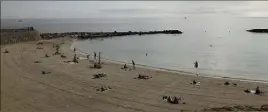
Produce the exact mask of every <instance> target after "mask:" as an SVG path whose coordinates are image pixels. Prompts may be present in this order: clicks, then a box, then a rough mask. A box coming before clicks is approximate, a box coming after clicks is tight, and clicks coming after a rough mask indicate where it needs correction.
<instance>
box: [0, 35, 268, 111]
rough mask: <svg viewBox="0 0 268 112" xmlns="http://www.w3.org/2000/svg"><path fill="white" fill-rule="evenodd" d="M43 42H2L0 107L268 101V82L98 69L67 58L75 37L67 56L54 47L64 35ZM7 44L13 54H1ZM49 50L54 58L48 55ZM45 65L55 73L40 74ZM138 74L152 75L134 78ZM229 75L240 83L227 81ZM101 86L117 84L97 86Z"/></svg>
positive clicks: (166, 107) (142, 107)
mask: <svg viewBox="0 0 268 112" xmlns="http://www.w3.org/2000/svg"><path fill="white" fill-rule="evenodd" d="M43 42H44V45H40V46H43V47H44V49H36V47H37V45H36V43H37V42H26V43H19V44H13V45H7V46H1V112H100V111H105V112H138V111H141V112H166V111H168V112H173V111H174V112H178V111H181V110H184V111H195V110H196V111H200V110H202V109H203V108H209V107H218V106H219V107H221V106H233V105H252V106H256V107H260V106H261V105H263V104H268V97H267V95H268V84H265V83H257V82H256V83H253V82H243V81H233V80H229V79H216V78H205V77H201V76H192V75H187V74H183V73H171V72H166V71H159V70H153V69H145V68H140V67H137V68H136V70H131V71H124V70H122V69H120V68H121V67H122V66H123V65H120V64H115V63H111V62H107V61H104V64H103V65H102V66H103V68H102V69H93V68H90V67H91V66H93V65H92V64H89V63H88V61H87V60H79V63H78V64H66V63H63V61H64V60H72V58H73V55H74V52H73V51H71V50H70V46H71V43H72V40H71V39H67V40H65V44H63V45H61V48H60V52H63V53H64V54H65V55H66V56H67V59H62V58H61V57H60V56H59V55H55V56H53V55H52V53H54V52H55V48H53V47H52V46H53V44H55V43H61V40H60V39H59V40H57V39H54V40H43ZM5 48H7V49H8V50H9V51H10V53H6V54H4V53H2V52H3V51H4V49H5ZM45 53H47V54H48V55H49V56H50V57H49V58H44V55H45ZM78 56H82V55H78ZM84 57H85V56H84ZM34 61H41V63H34ZM129 67H131V66H130V65H129ZM42 70H44V71H48V72H51V74H41V71H42ZM95 73H106V74H107V77H103V78H100V79H92V77H93V74H95ZM138 73H142V74H146V75H149V76H152V78H151V79H149V80H139V79H134V78H135V77H137V75H138ZM192 80H197V81H199V82H201V85H199V86H195V85H191V84H190V83H191V81H192ZM227 80H229V82H231V83H236V84H237V86H233V85H230V86H225V85H223V83H224V82H225V81H227ZM102 85H108V86H110V87H111V88H112V89H110V90H108V91H104V92H99V91H96V89H97V88H100V87H101V86H102ZM257 86H260V88H261V90H262V91H264V92H265V93H264V94H263V95H254V94H246V93H245V92H244V91H243V90H245V89H247V88H248V89H255V88H256V87H257ZM163 95H171V96H173V95H174V96H181V98H182V102H185V103H186V104H169V103H167V102H164V101H163V100H162V96H163Z"/></svg>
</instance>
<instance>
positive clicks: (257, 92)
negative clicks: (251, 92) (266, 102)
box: [255, 86, 261, 94]
mask: <svg viewBox="0 0 268 112" xmlns="http://www.w3.org/2000/svg"><path fill="white" fill-rule="evenodd" d="M260 93H261V90H260V88H259V86H258V87H257V88H256V91H255V94H260Z"/></svg>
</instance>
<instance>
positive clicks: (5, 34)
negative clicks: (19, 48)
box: [1, 27, 41, 45]
mask: <svg viewBox="0 0 268 112" xmlns="http://www.w3.org/2000/svg"><path fill="white" fill-rule="evenodd" d="M40 39H41V36H40V34H39V32H38V31H37V30H35V29H33V28H32V27H29V28H26V29H1V45H4V44H14V43H18V42H27V41H36V40H40Z"/></svg>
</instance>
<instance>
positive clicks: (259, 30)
mask: <svg viewBox="0 0 268 112" xmlns="http://www.w3.org/2000/svg"><path fill="white" fill-rule="evenodd" d="M247 31H248V32H253V33H268V29H250V30H247Z"/></svg>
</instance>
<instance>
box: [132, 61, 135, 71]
mask: <svg viewBox="0 0 268 112" xmlns="http://www.w3.org/2000/svg"><path fill="white" fill-rule="evenodd" d="M132 65H133V70H135V62H134V61H133V60H132Z"/></svg>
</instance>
